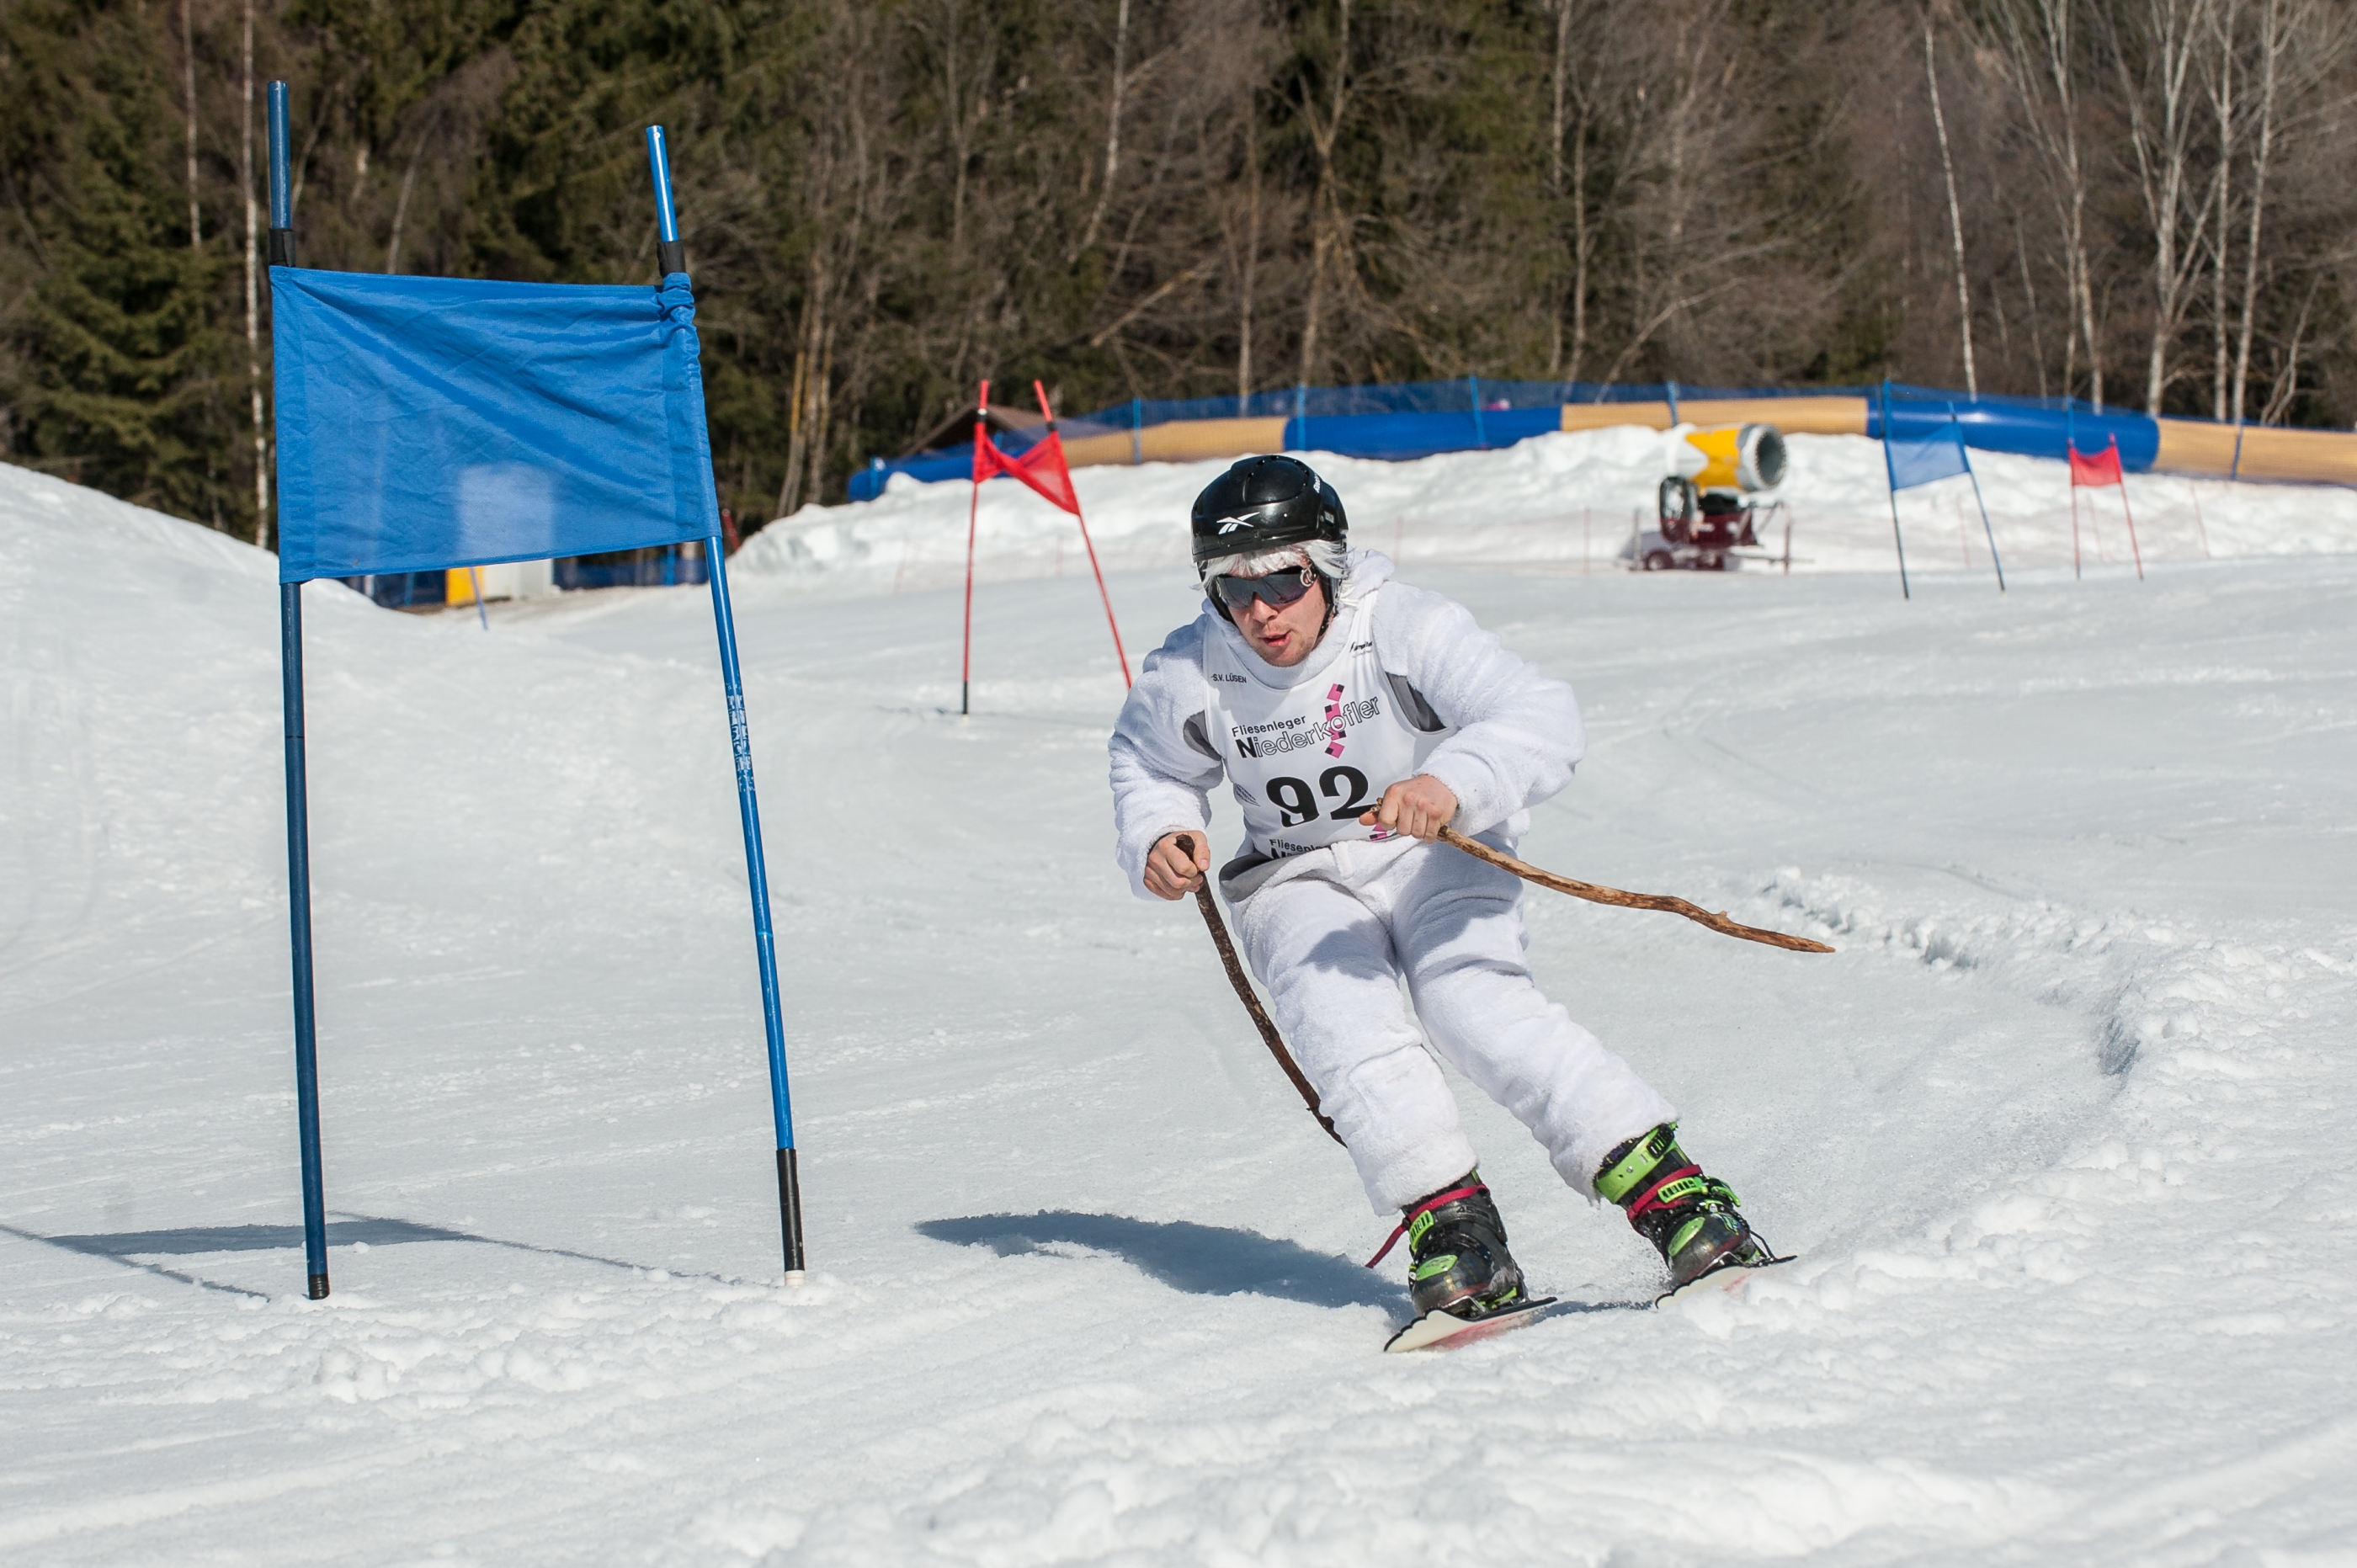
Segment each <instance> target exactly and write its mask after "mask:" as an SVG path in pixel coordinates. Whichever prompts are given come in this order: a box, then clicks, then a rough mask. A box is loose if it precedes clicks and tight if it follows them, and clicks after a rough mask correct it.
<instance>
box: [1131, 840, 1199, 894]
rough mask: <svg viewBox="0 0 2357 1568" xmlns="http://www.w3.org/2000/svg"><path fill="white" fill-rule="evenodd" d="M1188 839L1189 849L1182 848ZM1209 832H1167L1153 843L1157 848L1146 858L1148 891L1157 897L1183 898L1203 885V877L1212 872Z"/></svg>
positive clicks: (1148, 853) (1149, 852)
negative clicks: (1180, 841)
mask: <svg viewBox="0 0 2357 1568" xmlns="http://www.w3.org/2000/svg"><path fill="white" fill-rule="evenodd" d="M1180 839H1185V840H1186V841H1187V848H1186V849H1180V848H1179V840H1180ZM1210 841H1211V835H1210V834H1209V833H1201V832H1195V833H1164V834H1163V835H1162V836H1161V837H1160V838H1158V839H1157V840H1155V841H1154V848H1153V849H1152V850H1150V851H1148V852H1147V854H1146V872H1145V882H1146V891H1147V892H1149V893H1151V894H1153V895H1154V896H1155V897H1157V898H1184V897H1187V895H1189V893H1192V892H1193V891H1195V889H1196V888H1198V887H1200V886H1203V874H1204V873H1205V872H1207V871H1209V870H1211V842H1210Z"/></svg>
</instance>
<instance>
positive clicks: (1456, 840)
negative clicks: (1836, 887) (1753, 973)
mask: <svg viewBox="0 0 2357 1568" xmlns="http://www.w3.org/2000/svg"><path fill="white" fill-rule="evenodd" d="M1440 838H1441V842H1442V843H1452V844H1455V845H1456V846H1457V847H1458V849H1461V850H1463V851H1464V852H1465V853H1466V854H1469V855H1471V856H1472V857H1473V858H1474V859H1476V860H1486V861H1488V862H1489V863H1490V864H1491V865H1495V866H1499V867H1501V868H1502V869H1504V870H1507V871H1511V872H1512V873H1513V874H1514V875H1517V876H1519V877H1521V878H1522V879H1523V881H1525V882H1535V883H1537V884H1538V885H1539V886H1542V887H1552V888H1554V889H1555V891H1556V892H1558V893H1568V894H1570V895H1571V896H1572V897H1575V898H1585V899H1587V901H1588V902H1589V903H1591V904H1617V905H1619V906H1620V908H1624V909H1663V910H1667V911H1668V912H1669V913H1671V914H1673V915H1684V917H1685V918H1687V919H1689V920H1692V921H1694V922H1695V924H1697V925H1703V926H1708V927H1709V928H1710V929H1712V930H1714V931H1717V932H1718V933H1719V934H1720V935H1721V936H1727V937H1740V938H1742V939H1743V940H1745V941H1747V942H1765V943H1767V944H1768V945H1769V946H1770V947H1771V948H1783V949H1786V950H1789V951H1792V952H1831V951H1833V949H1831V948H1829V947H1827V946H1825V944H1824V943H1823V942H1813V941H1811V940H1809V939H1808V938H1806V937H1788V936H1786V935H1785V934H1784V933H1783V932H1781V931H1763V930H1761V929H1760V928H1759V927H1757V926H1742V925H1738V924H1737V923H1736V922H1735V921H1733V920H1730V919H1728V918H1727V915H1726V912H1725V911H1724V910H1722V911H1720V912H1719V913H1718V914H1716V915H1714V914H1712V913H1711V912H1710V911H1709V910H1707V909H1705V908H1701V907H1699V906H1697V905H1694V904H1689V903H1687V902H1686V901H1685V900H1684V899H1683V898H1673V897H1670V896H1669V895H1667V894H1663V893H1623V892H1622V891H1620V889H1619V888H1618V887H1604V886H1598V885H1597V884H1596V883H1593V882H1574V881H1573V880H1572V879H1571V878H1570V877H1568V876H1557V875H1555V873H1554V872H1552V871H1541V870H1540V869H1539V868H1538V867H1537V866H1535V865H1532V864H1531V863H1530V862H1528V861H1526V860H1516V859H1515V858H1514V857H1513V856H1512V855H1511V854H1506V853H1504V852H1503V851H1501V850H1494V849H1491V847H1490V846H1489V845H1488V844H1486V843H1481V842H1480V840H1478V839H1469V838H1467V837H1466V836H1465V835H1464V834H1463V833H1460V832H1458V831H1457V830H1456V829H1455V828H1443V829H1441V830H1440Z"/></svg>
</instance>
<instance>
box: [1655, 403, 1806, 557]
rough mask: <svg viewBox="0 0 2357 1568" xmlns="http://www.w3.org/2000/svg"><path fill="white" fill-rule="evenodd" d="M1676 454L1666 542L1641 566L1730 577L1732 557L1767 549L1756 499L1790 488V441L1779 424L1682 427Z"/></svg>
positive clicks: (1675, 436)
mask: <svg viewBox="0 0 2357 1568" xmlns="http://www.w3.org/2000/svg"><path fill="white" fill-rule="evenodd" d="M1668 448H1669V449H1668V453H1667V460H1668V464H1669V467H1670V474H1669V477H1668V478H1664V479H1663V481H1662V489H1661V505H1660V507H1659V509H1658V513H1659V517H1660V534H1659V539H1658V541H1657V542H1654V543H1653V544H1652V547H1651V548H1649V549H1647V550H1646V551H1645V553H1644V554H1643V558H1642V560H1641V563H1640V564H1642V565H1644V566H1646V567H1648V568H1650V569H1660V568H1663V567H1669V566H1683V567H1688V568H1691V569H1694V570H1697V571H1705V572H1717V571H1723V570H1725V569H1726V566H1727V552H1728V551H1730V550H1736V549H1739V548H1742V547H1745V546H1756V545H1758V543H1759V542H1760V538H1759V533H1758V532H1757V530H1756V528H1755V526H1754V523H1755V521H1756V516H1757V511H1758V508H1757V507H1756V505H1755V504H1754V503H1753V502H1752V501H1751V499H1749V498H1750V496H1751V495H1752V494H1753V493H1754V492H1756V491H1760V490H1772V489H1775V488H1776V487H1777V486H1778V485H1781V484H1782V483H1783V482H1784V467H1785V462H1784V437H1783V436H1782V435H1781V434H1779V433H1778V431H1777V429H1776V427H1775V426H1774V425H1772V424H1722V425H1717V426H1715V427H1713V428H1710V429H1696V428H1695V427H1694V426H1693V425H1687V424H1681V425H1679V426H1677V427H1676V428H1675V429H1674V430H1672V431H1671V432H1670V433H1669V441H1668Z"/></svg>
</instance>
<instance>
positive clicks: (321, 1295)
mask: <svg viewBox="0 0 2357 1568" xmlns="http://www.w3.org/2000/svg"><path fill="white" fill-rule="evenodd" d="M311 1299H312V1300H313V1301H325V1300H327V1299H328V1276H327V1275H325V1274H313V1275H312V1276H311Z"/></svg>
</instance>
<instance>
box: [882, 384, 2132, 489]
mask: <svg viewBox="0 0 2357 1568" xmlns="http://www.w3.org/2000/svg"><path fill="white" fill-rule="evenodd" d="M1882 392H1883V389H1882V388H1880V387H1876V386H1837V387H1705V386H1689V385H1686V384H1684V383H1683V382H1675V381H1672V382H1662V381H1652V382H1620V381H1615V382H1609V383H1608V382H1598V381H1490V380H1487V379H1485V378H1482V377H1479V376H1468V377H1465V378H1464V379H1463V380H1460V381H1405V382H1401V383H1398V384H1395V385H1389V386H1355V387H1288V388H1281V389H1278V390H1275V391H1272V392H1254V393H1252V394H1251V395H1250V396H1248V397H1206V398H1173V399H1155V398H1134V399H1132V400H1131V401H1130V402H1128V403H1115V404H1114V405H1113V406H1112V407H1110V408H1102V409H1098V410H1096V411H1095V412H1093V413H1085V414H1082V415H1079V416H1077V417H1075V418H1071V419H1065V420H1061V421H1060V422H1059V426H1060V429H1061V431H1062V432H1063V435H1064V439H1065V441H1066V443H1067V444H1068V445H1069V444H1071V443H1073V442H1076V441H1080V440H1083V439H1086V438H1088V437H1091V436H1102V435H1129V436H1130V437H1131V438H1132V443H1133V446H1132V451H1133V454H1134V455H1135V457H1136V458H1137V459H1138V460H1143V458H1144V443H1143V441H1142V440H1141V439H1140V437H1141V436H1142V434H1143V432H1145V431H1146V430H1149V429H1152V428H1153V427H1155V426H1157V425H1161V424H1177V423H1192V422H1198V421H1205V420H1217V419H1283V420H1284V421H1285V422H1286V423H1285V426H1284V429H1283V432H1282V436H1283V441H1282V446H1283V449H1284V450H1286V451H1288V452H1333V453H1337V454H1339V455H1340V456H1346V457H1374V458H1383V459H1388V460H1391V461H1394V462H1397V461H1405V460H1406V459H1409V458H1415V457H1428V456H1433V455H1434V454H1436V453H1440V452H1471V451H1482V450H1487V449H1490V448H1492V447H1499V446H1512V445H1514V444H1515V443H1516V442H1518V441H1523V440H1527V439H1529V438H1530V437H1531V436H1534V435H1546V434H1549V433H1550V432H1553V431H1556V430H1560V429H1561V428H1562V427H1563V410H1564V408H1565V406H1566V404H1582V403H1585V404H1598V403H1605V404H1609V403H1649V404H1666V405H1667V406H1668V409H1669V412H1670V413H1671V416H1672V417H1673V418H1678V417H1680V416H1681V414H1682V412H1683V411H1682V409H1681V405H1682V404H1684V403H1702V402H1726V401H1732V400H1738V399H1755V398H1787V397H1814V398H1822V397H1855V398H1859V399H1863V400H1867V404H1868V407H1867V431H1866V433H1867V435H1871V436H1874V437H1876V438H1879V437H1880V435H1881V434H1882V429H1881V417H1880V413H1879V412H1878V408H1877V407H1876V406H1875V404H1876V403H1877V402H1878V399H1879V398H1880V396H1881V395H1882ZM1889 398H1890V402H1891V405H1892V410H1891V423H1892V424H1893V425H1894V427H1896V428H1897V429H1898V430H1899V431H1900V433H1901V434H1902V435H1904V434H1906V433H1909V432H1910V431H1912V430H1914V429H1915V428H1916V427H1917V426H1919V425H1921V427H1923V428H1925V429H1929V428H1930V427H1931V426H1932V425H1935V424H1936V425H1940V426H1945V425H1946V424H1947V423H1948V420H1949V417H1950V411H1951V408H1952V407H1953V411H1954V415H1955V418H1956V420H1957V422H1958V423H1959V424H1962V425H1963V427H1964V441H1965V443H1966V445H1968V446H1976V447H1981V448H1984V449H1986V450H1988V451H1993V452H2014V453H2019V454H2022V455H2024V456H2035V457H2053V458H2058V459H2059V458H2061V457H2063V456H2066V455H2067V452H2068V446H2069V444H2070V443H2071V442H2072V441H2073V440H2075V441H2076V442H2077V444H2078V446H2079V449H2080V450H2081V451H2089V450H2097V449H2101V448H2102V447H2103V446H2104V445H2105V444H2106V443H2107V442H2109V441H2111V440H2113V439H2115V438H2116V439H2117V440H2118V442H2119V444H2120V458H2121V462H2122V464H2123V465H2124V466H2125V467H2126V468H2127V469H2128V470H2129V471H2131V472H2141V471H2143V470H2145V469H2147V468H2149V467H2151V466H2152V462H2153V457H2154V456H2155V454H2156V452H2157V451H2158V447H2159V427H2158V425H2157V424H2154V422H2153V421H2152V420H2151V419H2150V418H2148V417H2147V416H2145V415H2143V414H2122V413H2096V412H2095V410H2094V407H2093V405H2092V404H2090V403H2085V402H2083V401H2081V400H2079V399H2076V398H2059V397H2057V398H2023V397H2000V396H1994V395H1991V394H1988V393H1983V394H1982V395H1981V396H1979V397H1978V398H1972V397H1967V396H1965V395H1964V393H1962V392H1951V391H1947V390H1944V389H1942V388H1937V387H1917V386H1902V385H1898V384H1895V383H1894V384H1893V385H1891V386H1890V388H1889ZM1042 433H1043V430H1042V429H1031V430H1016V431H1003V432H999V433H997V435H996V440H997V442H998V445H999V446H1000V447H1001V448H1002V449H1004V450H1005V451H1006V452H1008V453H1021V452H1025V451H1028V449H1029V448H1030V446H1031V445H1032V444H1033V443H1034V442H1036V441H1038V440H1039V436H1040V435H1041V434H1042ZM972 471H973V449H972V446H971V444H970V442H960V443H959V444H957V445H955V446H943V447H939V448H936V449H934V450H933V451H931V452H923V453H919V454H917V455H915V456H909V457H903V458H899V459H898V460H896V461H887V460H885V459H884V458H882V457H874V458H870V459H869V460H868V464H867V466H866V467H865V468H862V469H860V470H858V471H857V472H856V473H855V474H853V475H852V476H851V480H850V485H849V487H848V488H849V492H850V497H851V499H853V500H873V499H876V498H877V496H879V495H882V494H883V493H884V487H885V485H886V483H887V482H888V481H889V480H890V478H891V477H892V476H893V475H895V474H906V475H908V476H909V478H913V479H918V480H920V481H933V480H941V479H962V478H966V477H967V476H968V475H969V474H970V473H971V472H972Z"/></svg>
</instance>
